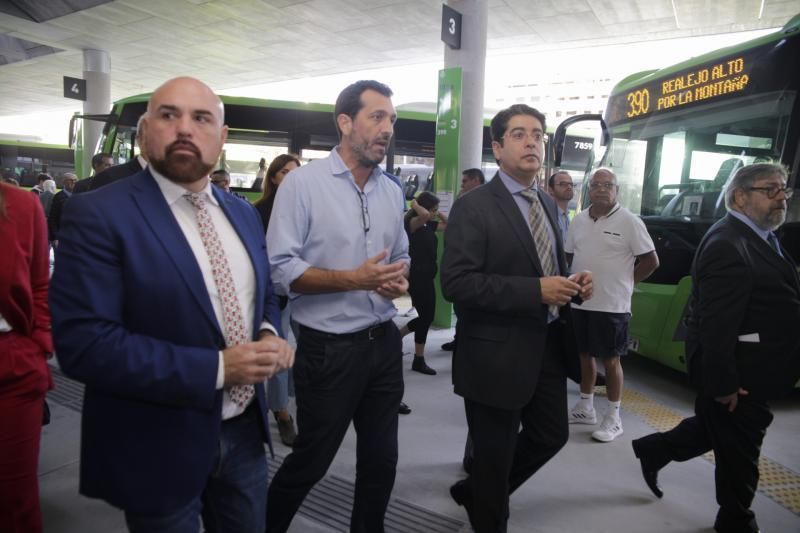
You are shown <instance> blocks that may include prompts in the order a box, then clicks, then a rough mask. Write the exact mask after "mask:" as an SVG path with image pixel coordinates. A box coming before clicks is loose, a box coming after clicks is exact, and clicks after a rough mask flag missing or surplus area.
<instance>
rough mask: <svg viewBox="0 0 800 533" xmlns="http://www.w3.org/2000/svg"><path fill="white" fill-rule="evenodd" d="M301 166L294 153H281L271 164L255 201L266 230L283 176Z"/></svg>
mask: <svg viewBox="0 0 800 533" xmlns="http://www.w3.org/2000/svg"><path fill="white" fill-rule="evenodd" d="M299 166H300V158H299V157H297V156H296V155H294V154H281V155H279V156H278V157H276V158H275V159H273V160H272V163H270V164H269V168H268V169H267V174H266V178H265V179H264V182H263V189H262V191H263V192H262V193H261V198H259V199H258V200H256V201H255V202H254V203H253V205H254V206H256V209H257V210H258V214H259V215H261V222H263V224H264V231H265V232H266V231H267V226H269V217H270V215H271V214H272V206H273V205H274V204H275V193H277V192H278V186H279V185H280V184H281V182H282V181H283V178H285V177H286V174H288V173H289V172H291V171H292V170H294V169H296V168H297V167H299Z"/></svg>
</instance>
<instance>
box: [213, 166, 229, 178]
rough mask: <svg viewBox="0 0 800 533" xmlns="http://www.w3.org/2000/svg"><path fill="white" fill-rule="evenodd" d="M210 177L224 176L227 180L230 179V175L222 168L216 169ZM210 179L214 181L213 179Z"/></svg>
mask: <svg viewBox="0 0 800 533" xmlns="http://www.w3.org/2000/svg"><path fill="white" fill-rule="evenodd" d="M211 176H225V177H226V178H228V179H231V173H230V172H228V171H227V170H225V169H224V168H218V169H217V170H215V171H214V172H212V173H211ZM211 179H214V178H213V177H212V178H211Z"/></svg>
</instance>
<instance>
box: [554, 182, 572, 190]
mask: <svg viewBox="0 0 800 533" xmlns="http://www.w3.org/2000/svg"><path fill="white" fill-rule="evenodd" d="M556 187H567V188H569V189H572V188H574V187H575V184H574V183H572V182H571V181H565V182H562V183H556Z"/></svg>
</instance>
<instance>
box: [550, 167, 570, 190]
mask: <svg viewBox="0 0 800 533" xmlns="http://www.w3.org/2000/svg"><path fill="white" fill-rule="evenodd" d="M559 174H566V175H567V176H569V179H572V176H570V173H569V172H567V171H566V170H556V171H555V172H553V173H552V174H550V177H549V178H547V186H548V187H550V188H551V189H552V188H554V187H555V186H556V176H558V175H559Z"/></svg>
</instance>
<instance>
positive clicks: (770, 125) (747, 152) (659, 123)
mask: <svg viewBox="0 0 800 533" xmlns="http://www.w3.org/2000/svg"><path fill="white" fill-rule="evenodd" d="M795 96H796V95H795V93H794V92H787V91H782V92H781V93H780V94H773V93H762V94H758V95H755V96H748V97H742V98H737V99H734V100H728V101H726V102H724V103H722V104H719V105H714V106H712V105H709V106H705V107H703V108H702V109H697V108H695V109H686V110H681V111H676V112H673V113H670V114H665V115H662V116H658V117H653V118H650V119H649V120H643V121H634V122H629V123H627V124H624V125H620V126H618V127H614V126H613V125H612V126H611V127H610V128H609V130H610V137H611V141H610V143H609V145H608V147H607V149H606V152H605V154H604V157H603V159H602V160H601V161H600V165H601V166H607V167H611V168H613V169H614V171H615V173H616V175H617V180H618V183H619V195H618V200H619V202H620V203H621V204H622V205H624V206H625V207H627V208H628V209H630V210H631V211H632V212H634V213H637V214H640V215H643V216H660V217H678V218H684V217H688V218H689V219H710V220H713V219H717V218H720V217H722V216H723V215H724V214H725V203H724V198H723V194H722V193H723V191H724V188H725V185H726V183H727V182H728V181H729V180H730V179H731V178H732V177H733V175H734V174H735V173H736V171H737V170H738V169H739V168H741V167H742V166H744V165H749V164H751V163H754V162H779V161H781V159H782V155H783V151H784V147H785V144H786V137H787V130H788V125H789V119H790V115H791V111H792V106H793V104H794V100H795Z"/></svg>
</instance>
